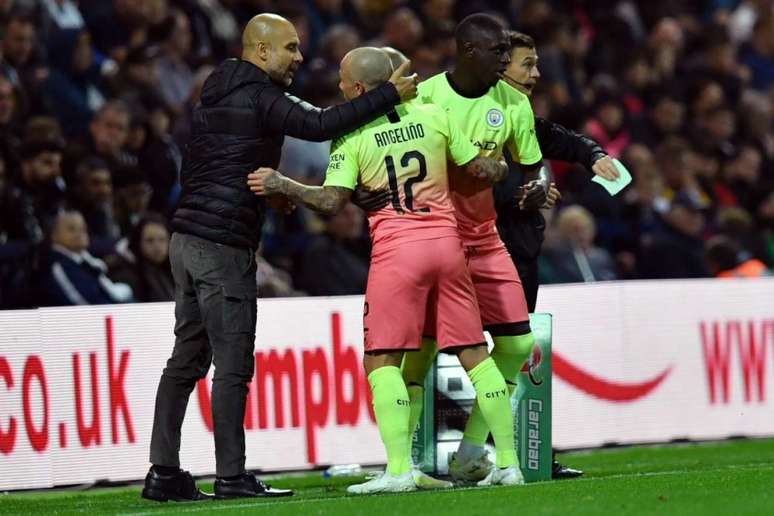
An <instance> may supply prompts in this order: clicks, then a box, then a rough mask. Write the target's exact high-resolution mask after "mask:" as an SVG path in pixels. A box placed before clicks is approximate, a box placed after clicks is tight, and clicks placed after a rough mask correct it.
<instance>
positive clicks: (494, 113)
mask: <svg viewBox="0 0 774 516" xmlns="http://www.w3.org/2000/svg"><path fill="white" fill-rule="evenodd" d="M504 121H505V117H503V112H502V111H500V110H499V109H490V110H489V111H487V112H486V123H487V124H489V125H490V126H492V127H500V126H501V125H503V122H504Z"/></svg>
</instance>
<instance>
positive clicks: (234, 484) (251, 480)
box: [215, 473, 293, 498]
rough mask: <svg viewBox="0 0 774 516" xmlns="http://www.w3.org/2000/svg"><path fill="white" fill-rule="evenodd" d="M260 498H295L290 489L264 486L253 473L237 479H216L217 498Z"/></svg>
mask: <svg viewBox="0 0 774 516" xmlns="http://www.w3.org/2000/svg"><path fill="white" fill-rule="evenodd" d="M258 496H265V497H276V496H293V491H291V490H290V489H275V488H273V487H271V486H270V485H268V484H264V483H263V482H261V481H260V480H258V479H257V478H255V475H253V474H252V473H244V474H242V475H240V476H239V477H237V478H236V479H233V480H229V479H226V478H216V479H215V498H254V497H258Z"/></svg>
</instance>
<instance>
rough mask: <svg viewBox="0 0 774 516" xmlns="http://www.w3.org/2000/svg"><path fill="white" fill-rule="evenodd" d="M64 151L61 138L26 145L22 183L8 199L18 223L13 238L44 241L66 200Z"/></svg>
mask: <svg viewBox="0 0 774 516" xmlns="http://www.w3.org/2000/svg"><path fill="white" fill-rule="evenodd" d="M62 148H63V142H62V141H60V140H58V139H40V140H29V141H26V142H25V143H24V144H23V145H22V148H21V177H20V181H19V182H18V184H17V185H16V187H14V188H12V189H11V190H10V192H9V194H8V198H7V201H8V203H9V210H10V212H11V213H14V214H15V217H16V218H17V221H18V224H16V225H15V229H13V230H12V231H11V232H10V234H9V238H17V239H24V240H28V241H29V242H32V243H34V244H37V243H39V242H41V241H42V240H43V235H44V233H45V230H46V229H47V228H48V227H50V224H51V223H52V221H53V219H54V217H55V216H56V213H57V212H58V211H59V209H60V208H61V207H62V206H63V204H64V201H65V196H64V191H65V183H64V181H63V180H62V176H61V169H60V163H61V160H62Z"/></svg>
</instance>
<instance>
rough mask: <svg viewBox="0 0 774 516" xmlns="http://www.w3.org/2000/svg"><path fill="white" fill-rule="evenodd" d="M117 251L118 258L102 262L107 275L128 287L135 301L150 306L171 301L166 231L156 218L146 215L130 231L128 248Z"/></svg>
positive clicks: (171, 287)
mask: <svg viewBox="0 0 774 516" xmlns="http://www.w3.org/2000/svg"><path fill="white" fill-rule="evenodd" d="M122 242H123V241H122ZM117 247H119V253H118V255H116V256H115V257H112V259H111V260H108V259H106V261H107V262H108V265H109V269H110V273H109V275H110V277H111V278H112V279H113V280H114V281H119V282H121V283H126V284H127V285H129V286H130V287H132V292H134V300H135V301H139V302H142V303H151V302H157V301H172V300H173V299H174V298H175V280H174V279H173V278H172V269H171V267H170V265H169V230H168V229H167V224H166V221H165V220H164V219H163V218H162V217H161V216H160V215H156V214H153V213H149V214H147V215H146V216H145V217H143V219H142V220H140V222H139V223H138V224H137V225H136V226H135V227H134V229H133V230H132V233H131V234H130V235H129V240H128V245H126V246H117Z"/></svg>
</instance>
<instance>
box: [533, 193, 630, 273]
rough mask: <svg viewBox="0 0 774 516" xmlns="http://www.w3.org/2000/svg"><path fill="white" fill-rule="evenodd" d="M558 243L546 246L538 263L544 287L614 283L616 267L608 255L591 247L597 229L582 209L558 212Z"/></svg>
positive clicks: (588, 214) (574, 208) (599, 249)
mask: <svg viewBox="0 0 774 516" xmlns="http://www.w3.org/2000/svg"><path fill="white" fill-rule="evenodd" d="M556 225H557V230H558V239H557V240H556V241H554V242H551V245H547V249H546V252H545V257H544V258H543V259H542V260H541V265H542V267H541V269H542V270H541V277H543V278H544V281H545V282H546V283H581V282H590V281H605V280H614V279H616V277H617V274H616V270H615V264H614V263H613V259H612V258H611V257H610V254H609V253H608V252H607V251H606V250H605V249H602V248H600V247H596V246H595V245H594V236H595V232H596V228H595V227H594V218H593V217H592V216H591V213H589V212H588V210H586V209H585V208H583V207H581V206H569V207H567V208H565V209H563V210H562V211H561V212H559V217H558V219H557V224H556Z"/></svg>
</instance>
